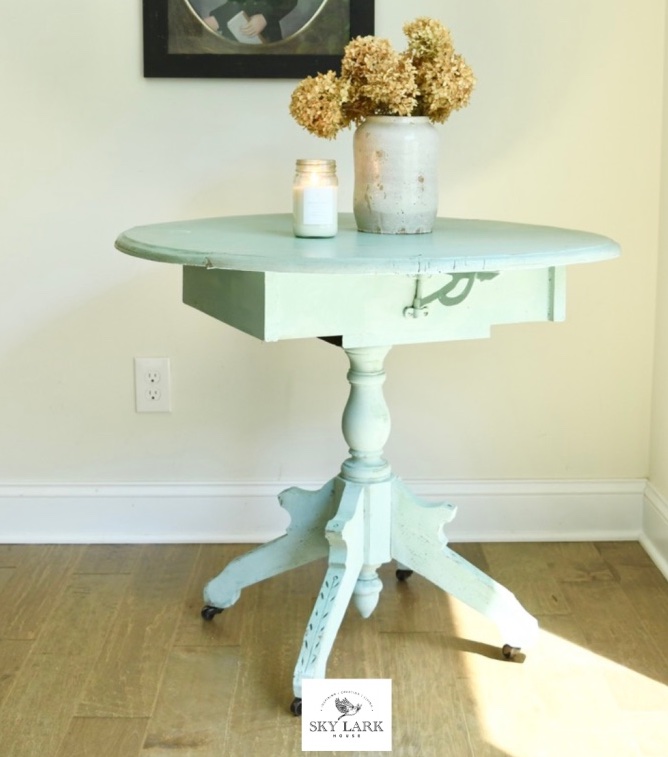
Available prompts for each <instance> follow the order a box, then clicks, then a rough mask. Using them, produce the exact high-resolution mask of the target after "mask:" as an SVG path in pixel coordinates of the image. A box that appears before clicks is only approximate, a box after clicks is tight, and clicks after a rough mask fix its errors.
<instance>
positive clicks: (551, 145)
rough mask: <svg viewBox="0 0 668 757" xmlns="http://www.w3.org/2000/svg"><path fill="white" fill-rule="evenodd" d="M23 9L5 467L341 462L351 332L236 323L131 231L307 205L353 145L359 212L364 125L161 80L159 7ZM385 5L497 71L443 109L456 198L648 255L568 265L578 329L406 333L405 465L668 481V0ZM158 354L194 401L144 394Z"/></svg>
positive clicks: (457, 472) (3, 84)
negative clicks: (318, 161)
mask: <svg viewBox="0 0 668 757" xmlns="http://www.w3.org/2000/svg"><path fill="white" fill-rule="evenodd" d="M5 6H6V7H5V8H4V9H3V17H4V23H3V24H2V28H1V29H0V50H1V51H2V53H1V54H0V55H1V61H2V65H1V66H0V91H2V93H3V117H2V121H1V126H0V128H1V129H2V133H1V139H0V151H1V152H2V159H1V165H2V171H0V293H1V296H0V308H1V309H2V315H1V316H0V386H1V387H2V400H1V402H2V414H1V417H2V422H1V423H0V482H14V483H17V482H18V483H20V482H38V483H39V482H135V481H160V482H162V481H164V482H169V481H229V480H232V481H246V480H248V481H279V480H281V481H292V480H297V481H299V480H320V479H323V478H326V477H328V476H330V475H331V474H332V473H333V472H335V471H336V469H337V468H338V464H339V462H340V460H341V458H342V456H343V455H344V453H345V448H344V444H343V441H342V440H341V438H340V435H339V430H338V429H339V417H340V412H341V409H342V407H343V403H344V402H345V397H346V385H345V380H344V372H345V369H346V363H345V358H344V356H343V355H342V354H341V353H340V351H338V350H336V349H335V348H333V347H330V346H328V345H325V344H323V343H319V342H316V341H304V342H300V341H297V342H290V343H280V344H263V343H260V342H256V341H254V340H252V339H251V338H250V337H246V336H243V335H241V334H238V333H236V332H234V331H233V330H231V329H230V328H228V327H226V326H224V325H223V324H220V323H217V322H215V321H213V320H212V319H208V318H206V317H205V316H204V315H202V314H200V313H198V312H196V311H193V310H189V309H188V308H186V307H185V306H183V305H181V304H180V301H179V300H180V291H179V289H180V281H179V271H178V270H177V269H175V268H172V267H170V266H159V265H155V264H150V263H147V262H144V261H139V260H133V259H130V258H128V257H125V256H123V255H121V254H119V253H117V252H115V250H114V248H113V240H114V238H115V237H116V235H117V234H118V233H119V232H120V231H122V230H123V229H125V228H128V227H130V226H134V225H136V224H143V223H150V222H154V221H162V220H172V219H178V218H189V217H197V216H207V215H216V214H234V213H249V212H253V211H261V212H275V211H288V210H289V209H290V189H289V185H290V182H291V180H292V171H293V164H294V159H295V158H297V157H308V156H311V157H315V156H331V157H334V158H335V159H336V160H337V162H338V166H339V178H340V184H341V206H342V209H343V210H346V209H348V208H349V207H350V197H351V193H352V160H351V143H352V135H351V134H350V133H346V134H345V135H343V136H342V137H340V138H339V139H338V140H337V141H336V142H333V143H327V142H322V141H320V140H317V139H316V138H315V137H312V136H310V135H308V134H307V133H306V132H304V131H302V130H300V129H299V128H298V127H297V126H296V124H294V123H293V122H292V120H291V119H290V117H289V114H288V111H287V104H288V100H289V97H290V93H291V91H292V88H293V86H294V84H295V82H294V81H263V80H222V79H221V80H211V81H205V80H180V81H179V80H146V79H143V78H142V75H141V16H140V6H141V3H140V2H138V1H137V2H128V1H127V0H126V2H117V3H111V2H109V3H103V4H99V3H97V4H93V3H85V2H82V1H81V0H79V1H78V2H77V1H76V0H75V2H74V3H70V4H68V6H67V9H65V10H64V9H63V6H62V4H61V5H57V4H53V3H51V4H46V5H45V6H43V7H41V8H40V10H39V22H36V20H35V13H34V8H30V9H29V8H28V6H26V5H25V4H21V3H5ZM376 6H377V24H376V29H377V33H378V34H381V35H384V36H389V37H390V38H391V39H392V40H393V41H394V42H396V43H397V44H402V37H401V25H402V23H403V22H404V21H406V20H409V19H410V18H413V17H415V16H417V15H433V16H435V17H438V18H441V19H442V20H443V21H445V22H446V23H447V24H448V25H449V26H450V27H451V28H452V30H453V33H454V35H455V41H456V43H457V46H458V47H459V49H460V50H461V51H462V52H463V53H464V54H465V55H466V57H467V58H468V60H469V62H470V63H471V64H472V66H473V67H474V69H475V71H476V73H477V76H478V79H479V86H478V88H477V91H476V93H475V96H474V100H473V102H472V104H471V106H470V107H469V108H468V109H467V110H465V111H463V112H462V113H460V114H456V115H455V116H454V117H453V119H452V121H451V122H450V123H448V124H446V125H445V126H443V127H440V132H441V139H442V153H441V166H440V169H441V176H442V197H441V208H440V210H441V214H443V215H458V216H467V217H488V218H496V219H505V220H514V221H524V222H536V223H545V224H551V225H560V226H569V227H577V228H582V229H587V230H591V231H596V232H600V233H603V234H606V235H608V236H611V237H613V238H615V239H617V240H618V241H619V242H620V243H621V244H622V247H623V251H624V252H623V257H622V258H621V260H619V261H615V262H612V263H606V264H601V265H595V266H583V267H580V268H575V269H572V270H571V271H570V273H569V293H568V319H567V321H566V322H565V323H564V324H559V325H545V324H543V325H527V326H516V327H512V326H511V327H506V328H502V329H499V330H498V331H497V332H496V333H495V334H494V337H493V338H492V339H491V340H485V341H479V342H462V343H456V344H450V345H425V346H419V347H403V348H397V349H395V350H394V351H393V352H392V353H391V355H390V358H389V361H388V368H389V378H388V382H387V396H388V400H389V402H390V406H391V408H392V413H393V436H392V438H391V440H390V443H389V447H388V453H389V454H390V455H391V459H392V461H393V465H394V468H395V470H396V471H397V472H398V473H399V474H400V475H403V476H406V477H410V478H413V479H414V478H439V479H440V478H448V477H449V478H465V479H487V478H529V479H537V478H557V479H558V478H569V479H572V478H585V479H586V478H626V477H631V478H635V477H642V476H645V475H647V473H648V467H649V438H650V406H651V381H652V359H653V358H652V355H653V329H654V304H655V303H654V289H655V269H656V262H657V239H658V229H659V210H660V208H659V185H660V155H661V140H662V131H661V102H662V97H663V88H662V87H663V68H664V66H663V55H664V39H665V34H664V15H665V4H664V2H663V0H643V2H642V3H638V2H637V1H636V0H587V2H582V0H561V1H560V2H559V3H556V2H549V3H528V2H526V0H504V2H498V1H496V2H495V1H494V0H492V2H490V0H467V1H466V2H463V1H462V0H459V2H456V1H455V0H415V1H414V2H413V3H411V11H410V14H408V15H407V14H406V12H405V11H404V7H405V4H403V3H401V4H399V3H390V2H387V0H379V2H376ZM667 318H668V316H666V315H665V314H664V316H662V321H661V324H662V329H663V333H664V334H665V329H667V328H668V323H667V322H666V321H667ZM144 355H167V356H169V357H171V360H172V372H173V394H174V396H173V405H174V411H173V412H172V413H171V414H170V415H137V414H135V412H134V407H133V375H132V370H133V369H132V358H133V356H144ZM666 363H668V356H665V355H664V356H663V357H662V358H661V361H660V363H659V378H661V377H665V374H666V372H667V371H668V368H666V367H665V364H666ZM662 366H663V367H662ZM316 375H319V377H320V378H319V380H318V382H317V384H316V382H315V381H314V377H315V376H316ZM661 412H662V413H663V414H665V415H668V412H666V411H663V410H662V411H661ZM659 428H661V427H659ZM663 428H664V429H665V433H664V434H663V435H662V434H661V433H660V432H659V431H657V438H659V437H668V421H666V423H665V425H664V426H663ZM667 443H668V442H664V447H663V448H664V449H665V444H667ZM659 467H660V466H659ZM657 475H658V474H657ZM666 477H668V470H666V469H665V468H663V469H662V471H661V473H660V476H659V479H658V480H662V481H663V480H665V478H666ZM664 491H665V488H664Z"/></svg>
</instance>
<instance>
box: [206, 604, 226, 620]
mask: <svg viewBox="0 0 668 757" xmlns="http://www.w3.org/2000/svg"><path fill="white" fill-rule="evenodd" d="M221 612H222V610H221V609H220V607H212V606H211V605H204V607H203V608H202V617H203V618H204V620H213V619H214V617H215V616H216V615H219V614H220V613H221Z"/></svg>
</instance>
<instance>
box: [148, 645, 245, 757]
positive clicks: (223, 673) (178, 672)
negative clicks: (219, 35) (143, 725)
mask: <svg viewBox="0 0 668 757" xmlns="http://www.w3.org/2000/svg"><path fill="white" fill-rule="evenodd" d="M239 657H240V650H239V649H238V648H236V647H214V648H210V647H200V648H196V647H175V648H174V649H173V650H172V653H171V654H170V656H169V659H168V661H167V666H166V668H165V676H164V679H163V682H162V686H161V688H160V696H159V698H158V701H157V704H156V708H155V713H154V715H153V717H152V718H151V724H150V727H149V729H148V733H147V735H146V741H145V743H144V749H143V751H142V755H146V757H168V756H171V757H219V755H226V754H228V753H229V751H228V748H227V730H228V725H229V723H230V721H231V719H233V718H235V717H238V716H239V713H237V712H235V711H234V698H235V696H236V689H237V678H238V673H239Z"/></svg>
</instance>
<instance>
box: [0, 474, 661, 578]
mask: <svg viewBox="0 0 668 757" xmlns="http://www.w3.org/2000/svg"><path fill="white" fill-rule="evenodd" d="M405 483H406V484H407V486H409V487H410V489H411V490H412V491H413V492H414V493H415V494H416V495H417V496H419V497H422V498H424V499H426V500H429V501H449V502H451V503H453V504H455V505H457V506H458V514H457V517H456V518H455V520H454V521H453V522H452V523H451V524H450V525H449V526H448V529H447V533H448V537H449V539H450V541H452V542H456V541H461V542H464V541H482V542H492V541H584V540H641V541H643V540H644V541H643V544H645V542H646V543H647V544H649V545H650V548H653V549H654V551H655V552H657V551H659V552H660V553H661V554H663V559H664V563H665V564H666V565H668V561H667V560H666V559H665V558H666V555H665V551H666V545H668V538H666V534H668V505H666V502H665V500H663V499H662V498H658V493H655V494H647V490H648V488H649V487H648V485H647V482H646V480H645V479H621V480H616V479H612V480H595V481H592V480H587V481H578V480H553V481H545V480H540V481H532V480H529V481H527V480H510V481H509V480H505V481H434V480H429V481H426V480H417V481H406V482H405ZM290 485H292V484H290ZM297 485H298V486H300V487H301V488H304V489H317V488H319V486H320V485H319V484H316V483H311V482H306V483H305V482H297ZM287 487H288V484H286V483H281V482H237V483H234V482H230V483H190V484H183V483H173V484H170V483H161V484H148V483H136V484H131V483H126V484H67V483H62V484H0V543H4V544H8V543H20V544H28V543H33V544H34V543H42V544H44V543H48V544H69V543H85V544H92V543H97V544H100V543H102V544H104V543H107V544H110V543H262V542H265V541H268V540H269V539H272V538H275V537H276V536H279V535H281V534H282V533H283V532H284V530H285V528H286V526H287V525H288V516H287V514H286V513H285V512H284V511H283V510H282V508H281V507H280V506H279V504H278V500H277V495H278V494H279V492H280V491H282V490H283V489H285V488H287ZM657 502H658V503H659V504H656V503H657ZM649 508H652V509H651V510H650V512H655V511H656V515H655V516H654V517H653V519H652V518H648V517H646V514H647V512H648V509H649ZM655 521H656V522H658V523H659V525H658V526H656V525H655ZM661 523H663V526H662V525H660V524H661ZM644 524H645V527H646V528H647V527H649V528H651V529H655V528H656V530H657V533H658V534H659V535H658V536H654V535H653V534H652V533H645V532H644V531H643V527H644ZM662 528H663V529H665V533H664V531H662V530H661V529H662ZM661 534H663V535H661ZM655 544H656V545H659V546H656V547H652V546H651V545H655ZM660 545H663V546H660ZM661 550H663V551H661ZM648 551H649V549H648Z"/></svg>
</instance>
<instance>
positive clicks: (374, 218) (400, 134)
mask: <svg viewBox="0 0 668 757" xmlns="http://www.w3.org/2000/svg"><path fill="white" fill-rule="evenodd" d="M353 149H354V161H355V189H354V194H353V212H354V214H355V221H356V223H357V228H358V229H359V231H368V232H372V233H375V234H426V233H428V232H430V231H431V230H432V228H433V225H434V220H435V218H436V213H437V211H438V134H437V132H436V128H435V127H434V125H433V124H432V123H431V121H430V120H429V119H428V118H427V117H426V116H370V117H369V118H367V119H366V120H365V121H363V122H362V123H361V124H360V125H359V126H358V127H357V129H356V130H355V135H354V138H353Z"/></svg>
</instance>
